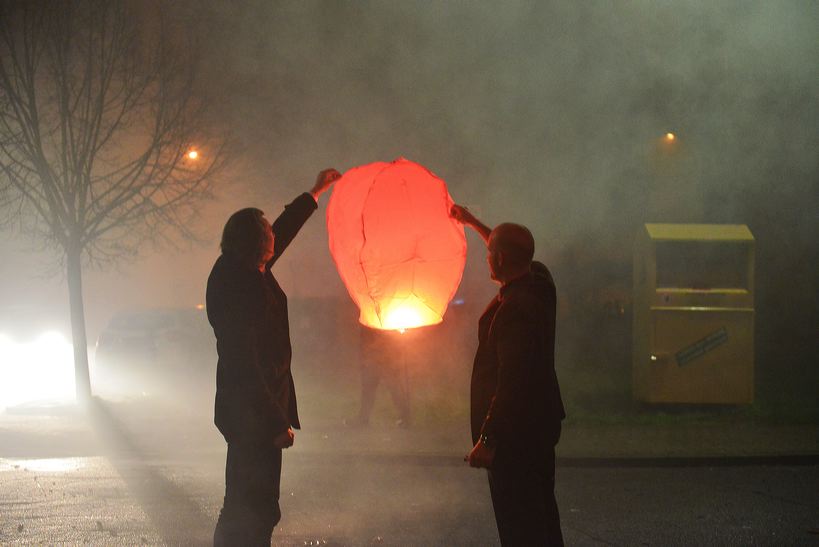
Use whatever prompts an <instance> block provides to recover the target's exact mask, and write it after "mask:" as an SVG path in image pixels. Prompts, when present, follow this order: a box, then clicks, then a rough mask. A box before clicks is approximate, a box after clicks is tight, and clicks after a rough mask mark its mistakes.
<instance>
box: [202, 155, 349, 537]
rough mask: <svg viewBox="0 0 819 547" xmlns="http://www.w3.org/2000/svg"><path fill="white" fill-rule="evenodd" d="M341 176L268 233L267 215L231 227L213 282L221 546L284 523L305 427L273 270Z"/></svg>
mask: <svg viewBox="0 0 819 547" xmlns="http://www.w3.org/2000/svg"><path fill="white" fill-rule="evenodd" d="M340 176H341V175H340V174H339V173H338V171H336V170H335V169H326V170H324V171H322V172H321V173H319V174H318V177H317V178H316V183H315V185H314V186H313V188H312V190H310V192H305V193H304V194H302V195H300V196H299V197H297V198H296V199H295V200H293V202H291V203H290V204H289V205H287V206H286V207H285V210H284V212H283V213H282V214H281V215H279V217H278V218H277V219H276V220H275V222H273V225H272V226H271V225H270V222H268V220H267V219H266V218H265V217H264V213H263V212H262V211H260V210H259V209H253V208H248V209H242V210H240V211H237V212H236V213H234V214H233V215H232V216H231V217H230V218H229V219H228V221H227V223H226V224H225V227H224V231H223V233H222V243H221V248H222V254H221V256H220V257H219V258H218V259H217V260H216V263H215V264H214V266H213V269H212V270H211V273H210V277H209V278H208V287H207V313H208V320H209V321H210V324H211V325H212V326H213V332H214V334H215V335H216V349H217V353H218V355H219V361H218V365H217V370H216V405H215V417H214V423H215V424H216V427H218V428H219V431H220V432H221V433H222V435H223V436H224V438H225V441H227V462H226V465H225V498H224V504H223V506H222V510H221V512H220V513H219V520H218V522H217V524H216V530H215V531H214V535H213V543H214V545H216V546H223V545H231V546H232V545H270V539H271V535H272V533H273V528H274V527H275V526H276V524H277V523H278V522H279V520H280V518H281V511H280V509H279V482H280V478H281V465H282V449H284V448H288V447H290V446H292V445H293V441H294V439H295V435H294V433H293V428H296V429H298V428H299V427H300V424H299V417H298V412H297V409H296V393H295V388H294V386H293V376H292V374H291V372H290V357H291V347H290V329H289V324H288V317H287V297H286V296H285V294H284V291H283V290H282V289H281V287H280V286H279V284H278V282H276V278H275V277H273V273H272V272H271V267H272V266H273V264H274V263H275V262H276V260H278V258H279V257H280V256H281V255H282V253H283V252H284V250H285V249H286V248H287V246H288V245H289V244H290V242H291V241H293V238H294V237H295V236H296V234H297V233H298V231H299V230H300V229H301V227H302V225H304V223H305V222H306V221H307V219H308V218H309V217H310V215H311V214H312V213H313V211H314V210H315V209H316V207H317V206H318V198H319V196H320V195H321V194H322V193H323V192H324V191H325V190H327V189H328V188H329V187H330V185H331V184H332V183H333V182H334V181H336V180H337V179H338V178H339V177H340Z"/></svg>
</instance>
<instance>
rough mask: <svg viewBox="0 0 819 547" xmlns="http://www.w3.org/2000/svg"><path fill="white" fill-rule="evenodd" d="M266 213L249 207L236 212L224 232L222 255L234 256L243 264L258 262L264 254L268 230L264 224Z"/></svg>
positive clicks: (226, 224) (221, 245) (231, 216)
mask: <svg viewBox="0 0 819 547" xmlns="http://www.w3.org/2000/svg"><path fill="white" fill-rule="evenodd" d="M263 216H264V212H263V211H262V210H261V209H256V208H254V207H248V208H246V209H241V210H239V211H236V212H235V213H233V214H232V215H230V218H229V219H228V221H227V222H226V223H225V228H224V230H222V243H221V244H220V247H221V248H222V253H224V254H229V255H233V256H235V257H236V258H238V259H240V260H242V261H243V262H252V261H256V260H257V259H258V258H259V256H260V255H261V254H262V250H263V249H262V246H263V245H264V242H265V236H266V234H265V233H264V232H265V230H266V229H267V226H265V223H264V222H262V217H263Z"/></svg>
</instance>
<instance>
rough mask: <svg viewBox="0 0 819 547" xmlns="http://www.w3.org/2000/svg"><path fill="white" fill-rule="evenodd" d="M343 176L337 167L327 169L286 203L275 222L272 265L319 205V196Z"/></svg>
mask: <svg viewBox="0 0 819 547" xmlns="http://www.w3.org/2000/svg"><path fill="white" fill-rule="evenodd" d="M339 178H341V174H340V173H339V172H338V171H336V170H335V169H325V170H323V171H321V172H320V173H319V174H318V176H317V177H316V182H315V184H314V185H313V187H312V188H311V189H310V191H309V192H305V193H303V194H301V195H300V196H299V197H297V198H296V199H294V200H293V201H292V202H290V203H289V204H288V205H285V207H284V212H282V214H280V215H279V217H278V218H277V219H276V220H275V221H274V222H273V234H274V236H275V243H274V247H275V253H274V255H273V258H272V259H271V260H270V262H269V263H268V266H270V265H272V264H273V263H274V262H276V260H278V259H279V257H280V256H281V255H282V253H284V251H285V249H287V246H288V245H290V242H292V241H293V238H295V237H296V234H298V233H299V230H301V227H302V226H304V223H305V222H307V219H308V218H310V215H312V214H313V211H315V210H316V207H318V198H319V196H321V194H323V193H324V192H325V191H326V190H327V189H328V188H329V187H330V185H332V184H333V183H334V182H335V181H337V180H338V179H339Z"/></svg>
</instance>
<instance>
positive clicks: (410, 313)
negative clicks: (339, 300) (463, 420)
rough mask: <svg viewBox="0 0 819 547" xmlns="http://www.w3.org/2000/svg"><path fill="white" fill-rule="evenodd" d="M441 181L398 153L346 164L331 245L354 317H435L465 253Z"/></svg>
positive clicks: (399, 320)
mask: <svg viewBox="0 0 819 547" xmlns="http://www.w3.org/2000/svg"><path fill="white" fill-rule="evenodd" d="M452 203H453V202H452V198H451V197H450V196H449V192H447V189H446V183H444V181H443V180H441V179H439V178H438V177H436V176H435V175H433V174H432V173H431V172H430V171H429V170H427V169H426V168H425V167H423V166H421V165H418V164H417V163H413V162H411V161H409V160H406V159H403V158H400V159H397V160H395V161H393V162H390V163H387V162H377V163H371V164H368V165H363V166H361V167H356V168H354V169H350V170H349V171H347V172H346V173H345V174H344V176H343V177H342V178H341V179H340V180H339V181H338V182H336V183H335V186H334V188H333V194H332V197H331V198H330V204H329V205H328V207H327V231H328V234H329V239H330V252H331V253H332V255H333V259H334V260H335V262H336V267H337V268H338V273H339V275H341V279H342V280H343V281H344V284H345V285H346V286H347V290H348V291H349V293H350V296H351V297H352V299H353V300H354V301H355V303H356V304H357V305H358V308H359V310H360V312H361V313H360V315H359V322H361V324H363V325H367V326H369V327H373V328H377V329H387V330H403V329H408V328H414V327H422V326H425V325H434V324H436V323H440V322H441V320H442V319H443V315H444V312H445V311H446V308H447V304H449V301H450V300H451V299H452V296H453V295H454V294H455V291H456V290H457V288H458V284H459V283H460V282H461V276H462V274H463V270H464V263H465V261H466V238H465V237H464V230H463V226H462V225H461V224H460V223H458V222H456V221H454V220H453V219H452V218H450V216H449V209H450V207H451V206H452Z"/></svg>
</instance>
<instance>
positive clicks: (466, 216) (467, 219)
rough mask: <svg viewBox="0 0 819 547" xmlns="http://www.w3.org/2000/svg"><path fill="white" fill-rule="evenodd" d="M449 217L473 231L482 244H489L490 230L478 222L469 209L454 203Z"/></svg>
mask: <svg viewBox="0 0 819 547" xmlns="http://www.w3.org/2000/svg"><path fill="white" fill-rule="evenodd" d="M449 215H450V216H451V217H452V218H454V219H455V220H457V221H458V222H460V223H461V224H464V225H466V226H469V227H470V228H472V229H473V230H475V231H476V232H477V233H478V235H479V236H481V239H483V242H484V243H486V244H488V243H489V234H490V233H491V232H492V228H490V227H489V226H487V225H486V224H484V223H483V222H481V221H480V220H478V219H477V217H475V215H473V214H472V212H471V211H470V210H469V209H467V208H466V207H464V206H463V205H458V204H457V203H456V204H455V205H453V206H452V209H450V210H449Z"/></svg>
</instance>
